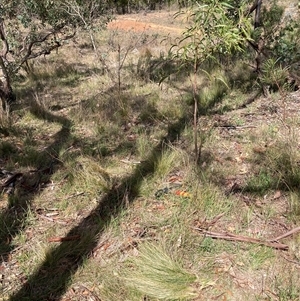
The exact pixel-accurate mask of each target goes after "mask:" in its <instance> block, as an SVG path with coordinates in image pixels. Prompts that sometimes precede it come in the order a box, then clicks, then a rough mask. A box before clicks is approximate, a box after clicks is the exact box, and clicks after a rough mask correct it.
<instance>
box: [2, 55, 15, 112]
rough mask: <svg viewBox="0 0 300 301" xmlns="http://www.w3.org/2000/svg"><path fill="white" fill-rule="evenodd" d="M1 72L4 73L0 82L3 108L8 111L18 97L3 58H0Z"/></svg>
mask: <svg viewBox="0 0 300 301" xmlns="http://www.w3.org/2000/svg"><path fill="white" fill-rule="evenodd" d="M0 70H1V71H2V78H1V80H0V98H1V101H2V108H3V109H4V110H6V109H8V107H9V105H10V104H11V103H13V102H14V101H15V100H16V95H15V93H14V92H13V89H12V86H11V84H10V77H9V74H8V72H7V69H6V66H5V64H4V61H3V57H2V56H0Z"/></svg>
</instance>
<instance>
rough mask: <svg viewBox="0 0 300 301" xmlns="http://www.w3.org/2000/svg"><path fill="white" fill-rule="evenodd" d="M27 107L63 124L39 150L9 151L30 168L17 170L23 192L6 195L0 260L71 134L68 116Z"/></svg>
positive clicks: (0, 224)
mask: <svg viewBox="0 0 300 301" xmlns="http://www.w3.org/2000/svg"><path fill="white" fill-rule="evenodd" d="M30 110H31V113H32V114H34V115H35V116H36V117H38V118H40V119H43V120H47V121H48V122H51V123H52V122H53V123H58V124H61V126H62V127H61V129H60V130H59V131H58V132H57V133H56V134H55V135H54V136H53V137H52V138H53V143H51V144H50V145H49V146H48V147H46V148H45V149H44V150H43V151H42V152H41V151H38V150H36V149H32V150H31V151H30V154H26V155H24V154H17V153H12V154H11V159H12V158H13V157H14V158H15V160H16V163H20V164H19V165H20V167H23V168H27V167H28V166H30V167H31V168H32V170H31V171H26V172H24V173H19V176H18V178H20V180H18V184H20V189H19V190H20V191H22V193H21V192H20V194H18V193H17V194H16V195H15V194H10V195H8V206H7V208H6V209H5V210H4V211H3V212H2V213H1V215H0V254H1V257H0V263H1V261H3V260H5V259H6V257H7V256H8V255H9V253H10V252H11V251H12V250H13V249H14V245H13V244H12V239H13V238H14V237H15V236H17V235H18V234H19V233H21V231H22V230H23V229H24V228H25V227H26V218H27V214H28V210H30V208H31V203H32V200H33V199H34V196H35V195H36V194H37V193H40V192H41V190H43V185H44V184H46V183H47V182H49V181H50V179H51V176H52V175H53V174H54V173H55V172H56V171H57V169H58V168H59V165H60V161H59V160H58V156H57V154H58V153H59V150H60V149H62V148H63V147H64V145H65V144H66V143H67V141H68V139H69V136H70V127H71V122H70V121H69V120H68V119H67V118H65V117H61V116H56V115H53V114H51V113H49V112H47V111H45V110H44V109H42V108H41V107H39V106H38V105H37V104H33V105H32V106H31V108H30ZM21 157H22V158H21Z"/></svg>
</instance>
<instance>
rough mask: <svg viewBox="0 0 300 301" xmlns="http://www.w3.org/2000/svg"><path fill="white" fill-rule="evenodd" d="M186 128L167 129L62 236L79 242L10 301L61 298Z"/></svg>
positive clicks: (54, 255)
mask: <svg viewBox="0 0 300 301" xmlns="http://www.w3.org/2000/svg"><path fill="white" fill-rule="evenodd" d="M48 117H50V116H48ZM185 124H186V118H181V119H180V120H178V121H177V122H176V123H174V124H172V125H170V126H169V128H168V133H167V134H166V136H165V137H163V138H162V139H161V141H160V142H159V143H158V144H157V145H156V146H155V147H154V148H153V150H152V152H151V154H150V155H149V157H148V158H147V159H146V160H145V161H143V162H142V163H141V164H140V165H139V166H137V167H136V169H135V170H134V171H133V173H132V174H131V175H129V176H126V177H124V178H123V179H122V181H121V182H120V184H118V185H116V186H114V187H113V188H112V189H111V190H110V191H109V192H108V193H107V194H106V195H104V196H103V197H102V199H100V200H99V205H98V206H97V207H96V208H95V209H94V210H93V211H92V212H91V214H90V215H89V216H88V217H86V218H84V219H83V220H82V221H81V222H80V223H79V224H78V225H77V226H75V227H74V228H72V229H71V230H70V231H69V232H68V233H67V234H66V236H65V238H68V237H74V236H76V237H80V239H79V240H76V241H64V242H62V243H61V244H60V245H59V246H57V247H56V248H54V249H52V250H50V251H49V252H48V254H46V258H45V260H44V262H43V263H42V264H41V265H40V267H39V268H38V269H37V270H36V271H35V272H34V273H33V274H32V275H31V276H29V278H28V281H27V282H26V283H25V284H24V285H23V286H22V288H21V289H20V290H19V291H18V292H16V293H15V294H14V295H13V296H11V297H10V299H9V300H10V301H20V300H31V301H34V300H59V299H60V298H61V296H62V295H63V294H64V293H65V292H66V290H67V288H68V285H69V283H70V280H71V279H72V276H73V275H74V273H75V272H76V271H77V270H78V268H80V266H81V265H82V264H83V263H84V261H85V260H86V259H88V258H89V256H90V254H91V252H92V251H93V249H94V248H95V247H96V245H97V240H98V238H99V236H101V234H102V233H103V231H104V229H105V227H106V226H107V225H109V223H110V221H111V218H112V217H113V216H116V215H118V214H119V213H120V212H121V211H122V210H123V209H124V206H125V204H124V196H126V204H128V203H129V204H130V203H132V202H133V201H134V200H135V198H136V197H137V196H138V195H139V190H140V186H141V184H142V183H143V179H144V178H145V177H146V176H149V175H151V174H153V173H154V172H155V169H156V166H157V165H158V162H159V161H160V160H161V157H162V150H163V149H164V148H165V147H166V146H167V145H168V144H169V143H172V142H173V141H175V140H177V139H178V137H179V136H180V134H181V132H182V131H183V129H184V127H185ZM59 136H60V135H59Z"/></svg>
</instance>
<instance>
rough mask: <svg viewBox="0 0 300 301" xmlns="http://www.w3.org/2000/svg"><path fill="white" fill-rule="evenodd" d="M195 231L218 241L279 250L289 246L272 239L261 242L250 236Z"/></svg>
mask: <svg viewBox="0 0 300 301" xmlns="http://www.w3.org/2000/svg"><path fill="white" fill-rule="evenodd" d="M193 229H195V230H197V231H199V232H201V233H202V234H204V235H205V236H209V237H212V238H218V239H224V240H230V241H240V242H249V243H254V244H259V245H265V246H267V247H270V248H274V249H278V250H284V251H287V250H288V246H287V245H285V244H282V243H279V242H275V240H276V239H270V240H261V239H258V238H254V237H248V236H242V235H236V234H233V233H229V232H223V233H222V232H212V231H207V230H204V229H201V228H195V227H193Z"/></svg>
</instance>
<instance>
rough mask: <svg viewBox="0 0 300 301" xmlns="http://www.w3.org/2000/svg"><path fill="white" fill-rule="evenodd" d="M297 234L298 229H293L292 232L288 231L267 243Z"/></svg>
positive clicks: (299, 228)
mask: <svg viewBox="0 0 300 301" xmlns="http://www.w3.org/2000/svg"><path fill="white" fill-rule="evenodd" d="M297 232H300V227H297V228H294V229H292V230H290V231H288V232H286V233H284V234H282V235H280V236H277V237H276V238H273V239H268V241H270V242H273V241H278V240H280V239H282V238H286V237H288V236H291V235H293V234H295V233H297Z"/></svg>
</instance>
